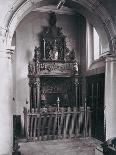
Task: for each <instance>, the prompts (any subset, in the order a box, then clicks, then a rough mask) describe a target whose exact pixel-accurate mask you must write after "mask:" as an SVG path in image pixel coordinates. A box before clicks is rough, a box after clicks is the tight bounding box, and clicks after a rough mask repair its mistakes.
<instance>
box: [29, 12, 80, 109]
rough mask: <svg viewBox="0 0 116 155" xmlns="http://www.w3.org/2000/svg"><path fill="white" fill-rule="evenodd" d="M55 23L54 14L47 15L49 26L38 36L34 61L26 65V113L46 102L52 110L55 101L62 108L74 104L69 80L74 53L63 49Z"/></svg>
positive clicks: (74, 68)
mask: <svg viewBox="0 0 116 155" xmlns="http://www.w3.org/2000/svg"><path fill="white" fill-rule="evenodd" d="M56 21H57V20H56V15H55V13H53V12H51V13H50V17H49V26H48V27H44V28H43V31H42V33H41V34H40V47H35V49H34V58H33V60H32V61H31V62H30V63H29V65H28V77H29V86H30V110H32V109H33V108H34V109H36V108H38V109H39V108H40V107H41V106H45V105H46V102H47V104H48V105H50V104H51V105H53V106H54V104H56V103H55V102H56V100H57V98H58V97H59V99H60V101H61V102H62V106H67V105H69V104H70V103H71V102H72V103H74V97H73V96H72V95H71V94H72V93H73V92H74V89H73V88H72V87H73V84H72V85H71V82H72V78H71V77H72V76H73V75H77V73H78V64H77V62H75V51H74V49H72V50H69V49H68V48H67V47H66V41H65V36H64V35H63V33H62V28H60V27H57V26H56ZM47 76H48V77H47ZM51 76H52V77H51ZM50 77H51V78H52V79H51V78H50ZM56 77H57V78H56ZM58 77H65V78H60V80H58V79H59V78H58ZM67 77H68V78H67ZM45 79H47V80H46V81H44V80H45ZM72 83H73V82H72ZM51 96H52V97H51ZM51 98H52V99H53V100H51ZM63 104H64V105H63Z"/></svg>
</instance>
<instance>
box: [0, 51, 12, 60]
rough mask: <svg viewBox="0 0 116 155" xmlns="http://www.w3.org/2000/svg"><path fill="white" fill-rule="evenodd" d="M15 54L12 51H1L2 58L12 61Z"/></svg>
mask: <svg viewBox="0 0 116 155" xmlns="http://www.w3.org/2000/svg"><path fill="white" fill-rule="evenodd" d="M13 53H14V51H13V50H11V49H0V58H7V59H11V56H12V54H13Z"/></svg>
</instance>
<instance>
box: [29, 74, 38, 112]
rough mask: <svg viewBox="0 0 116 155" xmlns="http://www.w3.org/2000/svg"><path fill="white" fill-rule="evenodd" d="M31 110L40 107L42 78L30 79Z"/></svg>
mask: <svg viewBox="0 0 116 155" xmlns="http://www.w3.org/2000/svg"><path fill="white" fill-rule="evenodd" d="M29 86H30V110H32V108H34V109H35V108H38V109H39V107H40V78H39V77H36V78H35V77H33V78H30V83H29Z"/></svg>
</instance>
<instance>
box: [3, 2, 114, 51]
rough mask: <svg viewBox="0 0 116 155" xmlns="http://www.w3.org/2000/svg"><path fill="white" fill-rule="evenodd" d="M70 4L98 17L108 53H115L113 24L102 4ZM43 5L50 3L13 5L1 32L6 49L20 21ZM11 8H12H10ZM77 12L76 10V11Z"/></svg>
mask: <svg viewBox="0 0 116 155" xmlns="http://www.w3.org/2000/svg"><path fill="white" fill-rule="evenodd" d="M70 1H71V2H74V3H78V4H80V5H82V6H83V7H85V8H86V9H87V10H88V11H89V12H91V13H93V14H95V15H96V16H98V17H99V18H100V20H101V22H102V24H103V28H104V30H105V31H106V34H107V38H108V41H109V45H110V52H113V53H114V52H115V51H116V48H115V46H116V45H115V44H116V28H115V26H114V24H113V21H112V18H111V16H110V15H109V13H108V12H107V10H106V9H105V8H104V7H103V5H102V3H100V2H99V0H78V1H77V0H70ZM44 5H50V1H48V0H33V1H30V0H24V1H23V2H22V3H21V4H20V3H17V6H16V4H15V7H14V10H13V11H9V12H11V13H10V14H9V15H8V17H7V18H6V19H5V20H4V21H5V22H4V23H3V25H5V27H7V31H5V30H4V31H3V36H4V37H3V41H4V42H3V44H5V46H6V47H10V46H11V41H12V37H13V34H14V31H15V29H16V27H17V25H18V24H19V23H20V21H21V20H22V19H23V18H24V17H25V16H26V15H27V14H28V13H30V12H31V11H32V10H33V9H34V8H37V7H38V8H39V7H41V6H44ZM12 8H13V6H12ZM77 11H78V10H77Z"/></svg>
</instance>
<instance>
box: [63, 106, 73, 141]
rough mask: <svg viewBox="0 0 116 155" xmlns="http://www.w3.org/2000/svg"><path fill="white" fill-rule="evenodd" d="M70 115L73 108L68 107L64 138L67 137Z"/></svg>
mask: <svg viewBox="0 0 116 155" xmlns="http://www.w3.org/2000/svg"><path fill="white" fill-rule="evenodd" d="M70 115H71V108H70V107H68V110H67V116H66V122H65V125H64V139H65V138H67V131H68V124H69V119H70Z"/></svg>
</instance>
